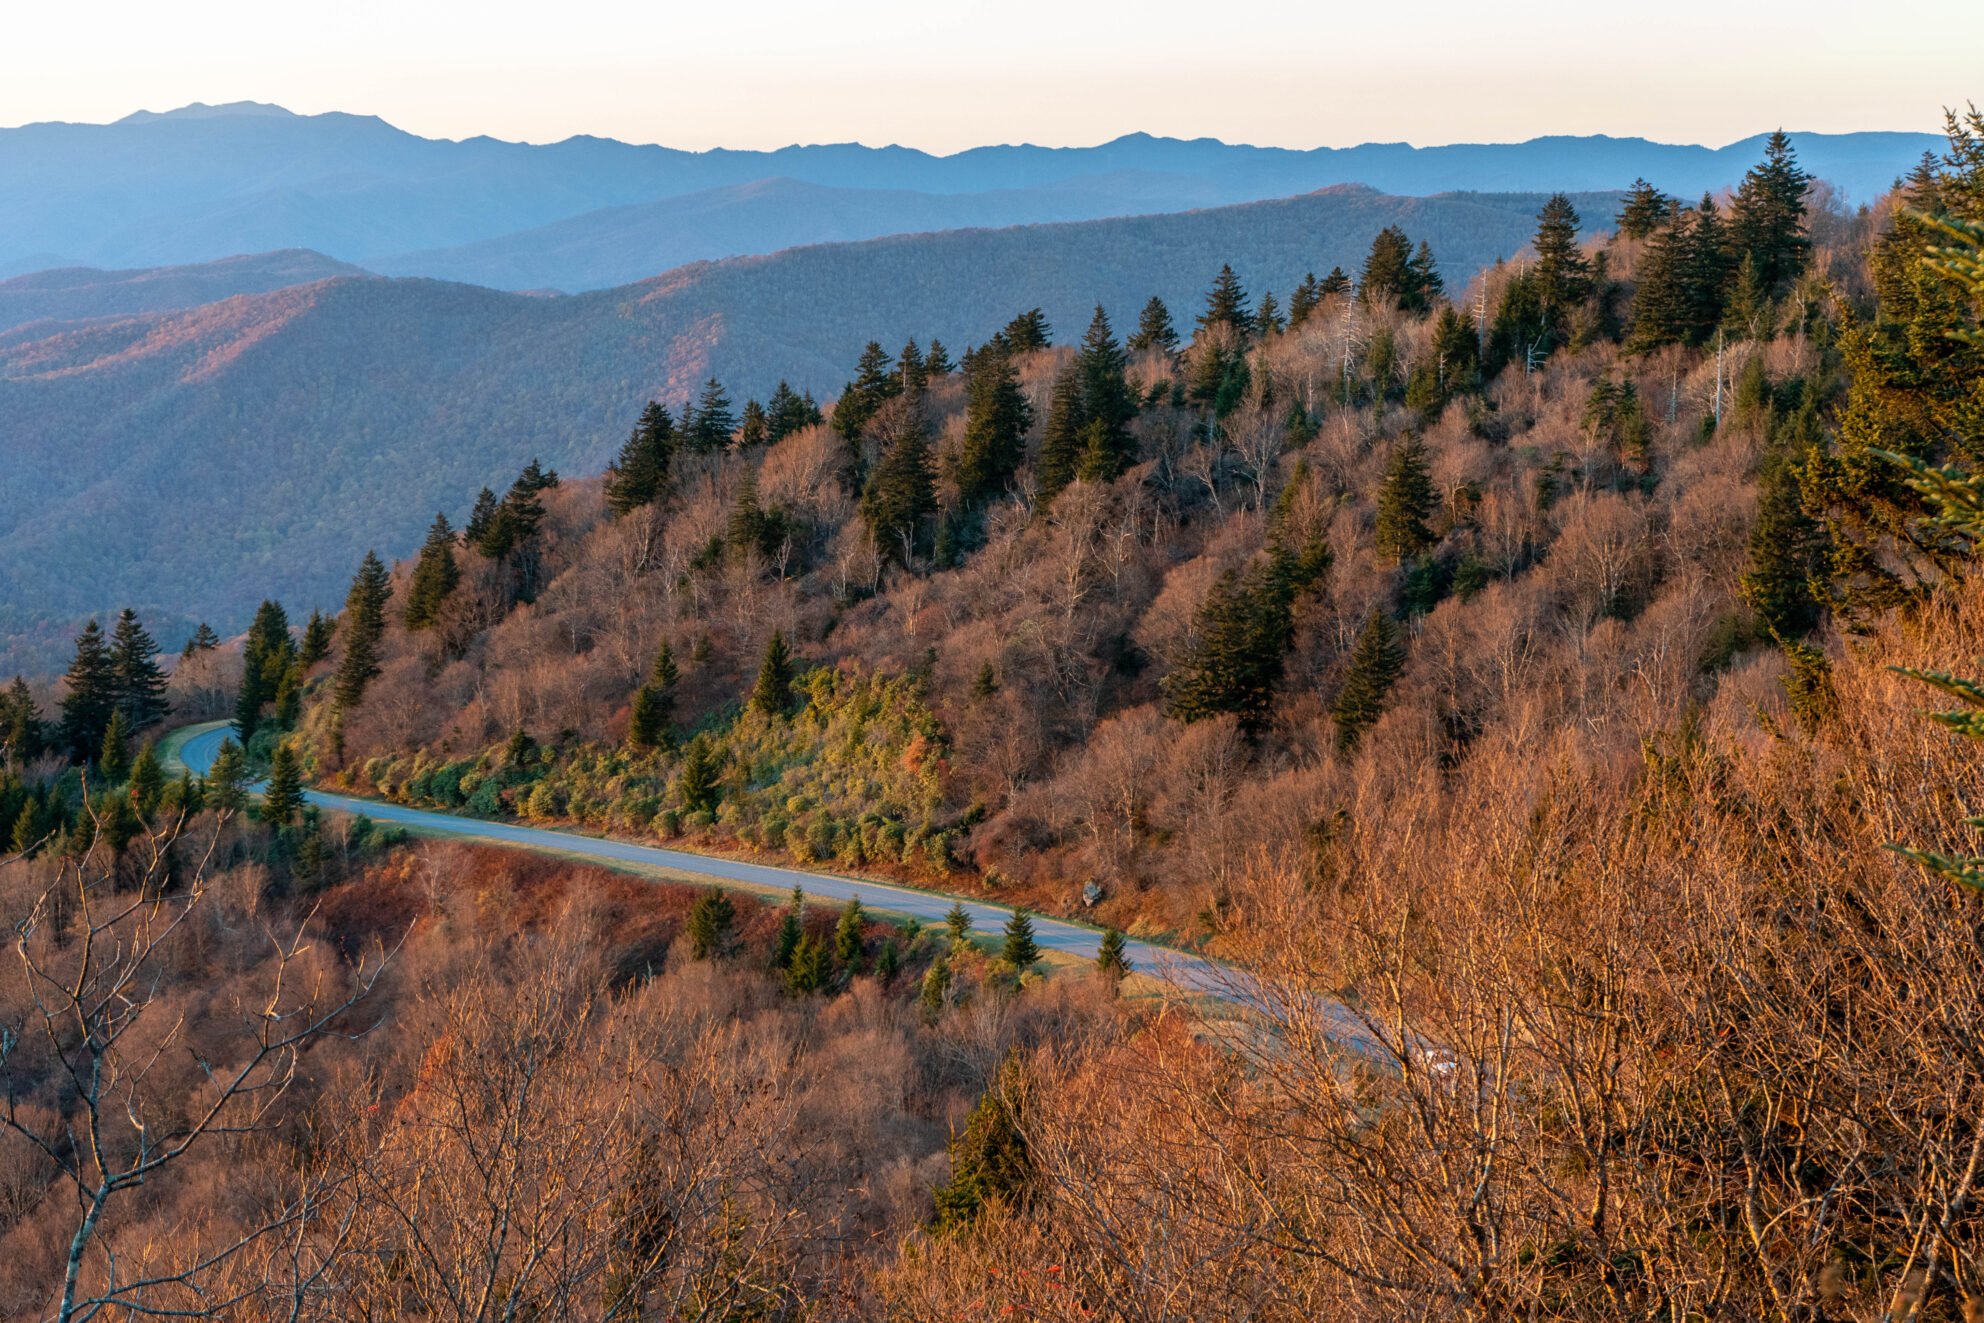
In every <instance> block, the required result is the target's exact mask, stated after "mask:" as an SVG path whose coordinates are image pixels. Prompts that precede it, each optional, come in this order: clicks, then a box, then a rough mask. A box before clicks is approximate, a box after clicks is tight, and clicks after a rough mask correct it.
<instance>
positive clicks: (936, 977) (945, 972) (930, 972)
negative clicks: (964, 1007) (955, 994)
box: [917, 951, 951, 1015]
mask: <svg viewBox="0 0 1984 1323" xmlns="http://www.w3.org/2000/svg"><path fill="white" fill-rule="evenodd" d="M950 1000H951V962H950V959H949V958H948V957H946V956H945V955H944V953H943V952H942V951H939V952H938V953H937V957H936V959H934V960H932V961H931V962H930V967H929V968H928V969H926V970H924V971H923V986H922V987H921V989H919V990H918V994H917V1001H918V1002H919V1003H920V1004H921V1005H922V1007H923V1009H924V1010H925V1011H926V1012H928V1013H929V1014H931V1015H936V1014H937V1013H938V1012H939V1011H942V1010H943V1009H944V1007H945V1006H946V1005H948V1004H949V1003H950Z"/></svg>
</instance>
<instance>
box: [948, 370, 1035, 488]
mask: <svg viewBox="0 0 1984 1323" xmlns="http://www.w3.org/2000/svg"><path fill="white" fill-rule="evenodd" d="M1031 426H1033V407H1032V406H1031V405H1030V404H1028V403H1027V398H1026V394H1025V392H1023V391H1022V390H1021V389H1020V378H1019V373H1018V372H1017V371H1015V370H1014V368H1013V362H1012V358H1011V357H1010V356H1009V355H1007V354H1002V353H999V352H998V351H996V350H991V349H988V350H987V351H986V352H984V353H982V354H976V355H974V356H973V358H972V364H971V370H970V372H969V373H968V374H967V377H966V382H965V421H964V445H963V446H962V448H961V449H960V450H959V452H958V460H957V471H956V473H955V475H954V476H955V477H956V479H957V484H958V493H959V496H960V497H961V498H962V499H963V500H964V502H965V503H966V504H974V503H977V502H982V501H988V500H991V499H992V498H994V497H996V496H998V495H999V494H1000V493H1001V492H1003V491H1004V490H1005V489H1006V486H1007V485H1008V484H1009V483H1011V482H1012V480H1013V474H1014V473H1015V472H1017V471H1018V469H1019V466H1020V461H1021V460H1022V459H1024V458H1025V456H1026V433H1027V429H1028V428H1030V427H1031Z"/></svg>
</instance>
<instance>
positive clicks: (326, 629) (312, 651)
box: [296, 611, 335, 670]
mask: <svg viewBox="0 0 1984 1323" xmlns="http://www.w3.org/2000/svg"><path fill="white" fill-rule="evenodd" d="M334 632H335V626H334V625H333V624H332V623H331V618H330V617H329V616H327V615H325V614H324V613H323V612H322V611H312V612H311V613H310V619H309V621H308V622H306V623H305V624H304V626H303V640H302V642H301V643H299V644H298V645H297V648H296V660H297V661H298V662H300V663H302V665H303V668H304V669H305V670H308V669H309V668H310V667H312V666H315V665H316V664H317V663H318V662H320V661H322V660H324V658H326V657H328V656H330V655H331V636H332V634H333V633H334Z"/></svg>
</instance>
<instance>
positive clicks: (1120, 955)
mask: <svg viewBox="0 0 1984 1323" xmlns="http://www.w3.org/2000/svg"><path fill="white" fill-rule="evenodd" d="M1126 945H1127V943H1126V942H1125V941H1124V940H1123V933H1122V931H1121V930H1120V929H1116V928H1107V929H1104V930H1103V933H1102V947H1101V949H1100V950H1098V951H1097V952H1096V953H1095V967H1096V968H1097V969H1099V970H1101V971H1102V974H1103V976H1104V977H1105V978H1107V979H1109V980H1110V981H1111V982H1121V981H1122V978H1123V976H1124V975H1125V974H1128V973H1129V972H1130V957H1129V956H1128V955H1127V954H1125V951H1124V948H1125V946H1126Z"/></svg>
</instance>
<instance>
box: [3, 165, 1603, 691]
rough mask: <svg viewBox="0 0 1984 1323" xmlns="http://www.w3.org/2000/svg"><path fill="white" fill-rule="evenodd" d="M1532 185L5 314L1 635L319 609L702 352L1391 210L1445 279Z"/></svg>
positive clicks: (1066, 316) (579, 464) (27, 642)
mask: <svg viewBox="0 0 1984 1323" xmlns="http://www.w3.org/2000/svg"><path fill="white" fill-rule="evenodd" d="M1540 200H1541V199H1540V198H1536V197H1529V196H1521V195H1511V196H1499V195H1498V196H1492V197H1484V196H1454V197H1442V198H1390V197H1384V196H1381V195H1378V194H1374V193H1371V192H1370V191H1369V190H1365V189H1342V190H1333V191H1330V192H1326V193H1319V194H1314V195H1311V196H1308V197H1302V198H1293V199H1288V200H1285V201H1280V202H1273V203H1260V204H1254V205H1249V206H1245V207H1232V208H1221V209H1216V210H1211V211H1203V212H1192V213H1186V214H1182V215H1175V216H1152V217H1137V218H1131V219H1126V220H1115V221H1095V222H1087V223H1082V224H1069V225H1056V226H1042V227H1033V228H1022V229H1009V230H994V231H982V230H981V231H959V232H953V233H946V234H936V235H920V236H909V237H903V238H898V239H891V240H884V241H875V242H871V243H866V244H847V245H828V246H822V247H816V248H809V249H800V250H795V251H793V252H789V253H782V254H778V255H776V256H772V257H764V258H751V259H742V260H739V261H734V262H725V263H718V264H714V265H701V266H693V267H688V268H684V269H682V270H679V271H675V272H672V273H670V274H668V275H666V276H663V277H659V278H657V279H654V280H651V281H648V282H645V283H643V284H640V285H634V286H629V287H626V288H623V289H617V290H608V291H603V292H600V293H597V294H592V295H585V296H579V297H575V298H570V299H537V298H526V297H522V296H517V295H506V294H498V293H496V292H494V291H491V290H485V289H479V288H475V287H471V286H464V285H448V284H441V283H438V282H433V281H419V280H393V281H388V280H377V279H341V280H331V281H320V282H317V283H314V284H309V285H301V286H296V287H292V288H288V289H282V290H278V291H275V292H273V293H270V294H265V295H258V296H250V297H241V298H235V299H230V300H227V301H224V302H221V303H216V304H211V305H207V306H204V307H200V308H195V309H192V310H190V311H185V312H179V313H169V314H159V315H154V316H144V317H129V318H113V319H105V320H96V321H90V322H87V323H83V324H65V325H56V326H50V325H47V324H40V325H35V326H26V327H21V328H17V329H16V330H14V331H12V332H5V333H0V449H4V450H5V452H6V453H7V454H8V455H9V456H10V457H11V459H12V462H11V463H10V464H8V465H7V466H5V468H4V469H0V657H5V656H10V655H11V656H13V657H16V658H18V659H21V660H23V661H25V660H28V659H35V660H37V661H38V663H39V664H40V665H42V666H52V665H55V664H57V663H58V654H57V652H56V651H54V650H53V649H51V648H50V647H48V646H46V645H48V644H49V643H52V642H53V641H54V640H55V639H57V638H62V637H66V636H67V635H68V634H70V633H72V632H73V630H74V627H75V625H76V624H77V623H79V622H80V620H81V619H83V618H84V617H86V616H87V615H89V614H91V613H94V612H103V611H108V610H112V609H115V608H116V607H119V606H122V605H125V604H130V605H135V606H137V607H139V608H141V609H142V610H143V611H144V613H145V615H146V617H147V618H148V619H150V620H152V621H153V622H154V624H155V626H156V627H157V628H158V629H159V631H160V634H161V635H162V636H163V637H165V638H167V639H168V640H173V641H176V640H179V639H183V638H184V637H185V635H186V634H187V633H188V632H190V631H191V629H192V627H193V626H194V625H195V624H196V623H198V622H199V621H200V620H203V619H204V620H211V621H212V623H213V624H214V625H215V626H216V627H217V628H219V629H221V630H223V631H224V632H227V633H233V632H236V631H238V630H240V629H241V628H243V627H244V626H245V625H246V624H247V620H248V615H249V613H250V612H251V611H252V610H253V607H254V604H255V600H256V597H257V595H258V594H260V593H264V592H273V593H277V594H279V595H281V596H282V597H283V598H285V599H287V600H290V601H292V602H295V603H297V604H299V605H303V604H308V605H321V606H329V605H330V604H331V603H332V602H334V601H335V600H336V598H337V596H338V594H339V592H340V589H341V582H342V579H343V577H344V574H345V573H346V567H347V566H348V565H349V563H350V561H351V558H352V557H353V556H355V555H358V554H361V553H362V552H363V551H364V550H365V548H366V547H368V546H378V547H379V548H380V549H381V550H383V551H388V552H390V551H393V550H394V549H396V548H397V549H408V548H411V547H412V546H413V545H414V543H415V542H416V540H417V539H418V537H419V534H420V530H421V529H422V528H424V527H425V526H426V522H427V519H428V518H429V517H430V516H431V514H432V509H433V508H439V507H446V508H448V509H449V510H450V511H451V512H452V515H453V517H455V518H457V519H459V518H460V517H461V515H462V514H463V513H465V510H464V509H463V508H462V505H461V503H462V502H463V501H464V500H465V499H466V497H467V496H468V495H472V494H473V492H474V491H475V490H476V488H477V487H479V486H481V485H483V484H485V483H499V482H501V481H504V480H506V478H507V476H508V475H510V474H514V473H515V472H516V470H517V469H518V468H519V467H521V466H522V464H523V463H524V462H525V461H527V460H528V459H530V458H531V457H533V456H537V457H539V458H541V459H542V460H543V461H544V462H545V463H546V464H549V465H551V466H553V467H556V468H560V469H563V470H566V471H570V472H579V473H585V472H596V471H597V470H598V469H599V468H600V467H601V466H602V465H603V464H604V463H605V462H606V460H607V459H608V458H609V457H610V456H611V455H612V452H613V449H614V447H615V446H616V445H617V444H618V441H619V437H620V435H621V434H622V433H624V431H625V426H626V419H627V418H629V417H631V416H632V414H633V413H634V412H635V411H637V410H638V408H639V407H640V404H641V402H642V401H644V400H646V399H648V398H650V397H652V396H659V397H660V398H662V399H665V400H668V401H669V402H670V403H671V404H680V403H681V402H682V401H684V400H686V399H688V398H690V397H691V396H692V395H693V394H694V393H695V392H696V391H698V390H699V389H700V388H701V385H702V383H703V382H704V380H705V379H707V378H708V377H710V376H711V375H715V376H717V377H719V378H721V379H722V380H723V381H724V382H725V384H726V385H727V387H728V388H729V389H730V391H731V392H732V393H733V395H734V396H735V397H736V398H737V400H738V401H739V403H740V404H741V402H742V401H743V400H744V399H745V398H748V397H756V398H759V399H761V400H762V399H764V398H766V397H767V396H768V394H769V392H770V391H771V390H772V389H773V387H774V386H776V384H777V383H778V381H779V380H781V379H785V380H789V381H790V382H791V383H792V385H793V386H794V388H795V389H799V390H802V391H805V390H810V391H812V392H813V393H814V395H815V397H816V398H819V399H825V398H827V397H828V396H829V395H831V393H832V392H833V390H834V389H835V388H836V387H837V386H838V385H839V383H840V382H841V381H842V380H843V379H844V377H845V374H846V372H847V369H848V365H849V364H851V363H852V362H853V361H854V359H855V357H856V356H857V355H858V354H859V353H860V351H861V346H862V344H863V343H864V342H865V341H866V340H867V339H869V338H870V337H871V336H881V337H884V338H887V339H889V340H890V341H891V342H892V343H900V342H901V341H902V340H905V339H908V338H911V337H915V338H917V339H919V340H923V341H927V340H929V339H931V338H933V337H934V338H938V339H941V340H942V341H943V342H944V343H946V344H949V345H951V346H953V348H954V349H955V350H956V351H958V352H962V350H963V349H964V347H965V346H967V345H969V344H972V343H975V342H982V341H983V340H985V339H986V338H987V337H988V336H989V335H991V334H992V333H993V332H994V331H995V330H996V329H997V328H998V327H999V326H1000V325H1001V324H1003V323H1004V322H1005V320H1006V319H1007V318H1008V317H1010V316H1011V315H1012V313H1013V311H1014V309H1015V308H1016V307H1017V308H1028V307H1035V306H1039V307H1043V308H1044V309H1045V310H1046V314H1047V316H1048V318H1049V320H1050V322H1051V323H1053V325H1054V326H1055V327H1057V328H1058V330H1057V332H1056V334H1057V338H1060V339H1063V340H1066V339H1070V338H1072V337H1073V336H1075V335H1077V334H1079V332H1080V330H1081V328H1082V327H1083V326H1085V325H1086V324H1087V321H1088V315H1089V312H1090V310H1091V309H1092V307H1093V306H1094V303H1095V302H1096V301H1097V300H1100V301H1102V302H1103V303H1104V304H1106V305H1107V306H1108V307H1109V308H1110V309H1111V310H1112V311H1113V313H1114V315H1115V316H1117V317H1118V318H1119V319H1124V318H1131V317H1134V316H1135V314H1136V310H1137V309H1138V308H1139V307H1141V306H1142V305H1143V303H1144V301H1145V300H1146V299H1148V298H1150V297H1151V296H1152V295H1160V296H1162V297H1164V298H1165V299H1167V300H1170V301H1172V302H1174V303H1179V304H1181V306H1182V302H1183V301H1186V300H1189V299H1191V298H1193V297H1195V296H1196V293H1197V291H1198V289H1199V288H1200V287H1201V286H1202V285H1203V284H1204V282H1205V281H1206V280H1207V279H1209V278H1210V277H1211V275H1212V274H1213V273H1214V272H1216V271H1218V270H1219V268H1220V266H1221V264H1222V263H1226V262H1231V263H1233V264H1234V266H1235V269H1236V270H1237V271H1239V273H1240V274H1241V276H1242V277H1243V278H1244V279H1246V280H1249V281H1253V282H1255V283H1256V284H1260V285H1265V286H1267V287H1271V288H1275V289H1278V290H1280V291H1281V292H1282V294H1281V296H1282V297H1283V298H1284V299H1285V298H1286V297H1287V293H1288V291H1289V290H1290V289H1291V288H1292V287H1293V286H1294V285H1295V283H1296V282H1297V281H1299V280H1301V279H1302V277H1303V276H1304V274H1305V273H1306V272H1309V271H1310V270H1314V271H1316V272H1318V273H1327V272H1328V271H1329V270H1330V268H1331V267H1332V266H1336V265H1342V266H1344V267H1345V269H1355V267H1356V265H1357V263H1358V262H1359V261H1360V260H1361V259H1362V257H1363V255H1364V252H1365V250H1366V249H1367V248H1368V247H1369V245H1370V243H1371V238H1372V236H1373V235H1374V234H1376V233H1377V232H1378V231H1379V230H1380V229H1381V228H1382V227H1384V226H1385V225H1388V224H1393V223H1397V224H1402V225H1404V226H1405V227H1406V228H1407V229H1408V230H1410V231H1411V233H1412V234H1413V236H1414V238H1415V240H1423V241H1430V242H1431V244H1432V247H1433V250H1434V252H1435V253H1436V254H1437V256H1438V260H1439V261H1440V262H1441V263H1442V264H1443V266H1442V270H1444V271H1445V272H1446V273H1447V275H1448V277H1449V278H1451V279H1453V280H1455V281H1459V280H1464V279H1465V278H1466V277H1467V276H1468V275H1470V274H1471V273H1472V272H1473V271H1475V270H1476V269H1478V268H1479V267H1480V266H1482V265H1484V264H1486V263H1489V262H1492V261H1494V260H1495V259H1496V258H1497V257H1501V256H1511V257H1512V256H1514V255H1515V254H1516V253H1517V252H1518V251H1519V250H1520V249H1521V247H1522V245H1523V244H1524V243H1525V242H1526V240H1527V237H1528V231H1529V228H1530V219H1529V218H1530V217H1531V216H1532V215H1533V214H1534V212H1535V210H1536V207H1537V204H1538V203H1539V201H1540ZM1584 203H1585V205H1586V206H1587V209H1588V210H1590V209H1593V208H1597V209H1599V210H1598V211H1594V214H1601V213H1602V210H1603V209H1604V208H1606V207H1609V202H1608V201H1606V200H1604V199H1585V200H1584ZM51 439H53V440H56V441H58V442H59V444H51V443H50V442H51ZM382 484H390V485H391V486H392V487H393V488H395V489H396V490H397V491H398V492H399V493H400V494H401V495H402V496H403V497H404V498H405V499H404V500H403V501H401V500H394V501H382V500H381V499H379V495H380V491H381V487H382ZM423 511H425V512H426V513H422V512H423ZM37 642H39V643H40V644H41V645H43V646H40V647H37V646H36V645H37Z"/></svg>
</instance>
